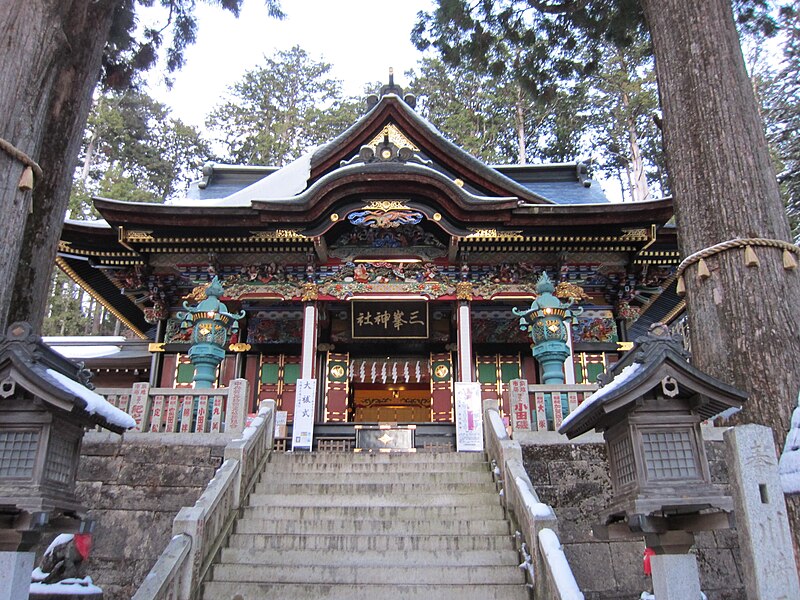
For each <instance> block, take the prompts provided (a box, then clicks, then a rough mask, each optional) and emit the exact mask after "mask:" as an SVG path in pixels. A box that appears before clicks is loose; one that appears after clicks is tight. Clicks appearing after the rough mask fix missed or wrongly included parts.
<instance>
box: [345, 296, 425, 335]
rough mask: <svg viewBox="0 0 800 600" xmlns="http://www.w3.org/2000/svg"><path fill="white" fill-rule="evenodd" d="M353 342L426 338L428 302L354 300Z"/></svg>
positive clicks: (352, 303) (352, 304)
mask: <svg viewBox="0 0 800 600" xmlns="http://www.w3.org/2000/svg"><path fill="white" fill-rule="evenodd" d="M351 306H352V311H353V312H352V315H351V316H352V319H351V322H352V334H353V339H354V340H376V339H377V340H379V339H397V338H404V339H426V338H427V337H428V303H427V302H425V301H424V300H380V301H366V300H353V301H352V302H351Z"/></svg>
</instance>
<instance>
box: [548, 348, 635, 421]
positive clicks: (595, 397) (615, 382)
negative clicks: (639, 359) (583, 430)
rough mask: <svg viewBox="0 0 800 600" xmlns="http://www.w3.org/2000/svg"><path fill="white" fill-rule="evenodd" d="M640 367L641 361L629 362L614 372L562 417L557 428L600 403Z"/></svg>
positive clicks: (631, 377) (630, 377) (629, 378)
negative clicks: (565, 416)
mask: <svg viewBox="0 0 800 600" xmlns="http://www.w3.org/2000/svg"><path fill="white" fill-rule="evenodd" d="M641 367H642V363H636V362H635V363H631V364H629V365H628V366H627V367H625V368H624V369H622V371H620V372H619V373H617V374H616V376H615V377H614V379H612V380H611V381H609V382H608V383H607V384H606V385H604V386H603V387H601V388H600V389H599V390H597V391H596V392H595V393H594V394H592V395H591V396H589V397H588V398H586V399H585V400H584V401H583V402H581V404H580V405H579V406H578V408H577V409H575V410H574V411H573V412H571V413H570V414H569V416H568V417H567V418H566V419H564V421H562V423H561V427H559V429H563V428H565V427H567V426H568V425H569V423H570V422H571V421H573V420H574V419H577V418H578V415H580V414H582V413H584V412H586V411H587V410H588V409H589V407H591V406H594V405H596V404H600V403H601V402H602V400H603V398H605V397H606V396H607V395H608V394H609V393H610V392H612V391H614V390H615V389H617V388H619V387H621V386H622V385H623V384H624V383H626V382H628V381H629V380H631V379H633V377H634V376H635V375H636V373H637V372H638V371H639V369H640V368H641Z"/></svg>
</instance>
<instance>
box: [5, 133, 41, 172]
mask: <svg viewBox="0 0 800 600" xmlns="http://www.w3.org/2000/svg"><path fill="white" fill-rule="evenodd" d="M0 150H4V151H5V153H6V154H8V155H9V156H10V157H11V158H15V159H17V160H18V161H19V162H21V163H22V164H23V165H25V166H26V167H30V168H31V169H33V172H34V174H35V175H36V177H37V178H39V179H41V178H42V176H43V173H42V167H40V166H39V165H38V164H37V163H36V161H35V160H33V159H32V158H31V157H30V156H28V155H27V154H25V153H24V152H23V151H22V150H20V149H19V148H17V147H16V146H14V144H12V143H11V142H9V141H8V140H4V139H3V138H0Z"/></svg>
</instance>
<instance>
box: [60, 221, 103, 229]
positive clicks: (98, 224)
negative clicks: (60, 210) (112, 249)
mask: <svg viewBox="0 0 800 600" xmlns="http://www.w3.org/2000/svg"><path fill="white" fill-rule="evenodd" d="M64 223H70V224H74V225H82V226H83V227H97V228H98V229H111V226H110V225H109V224H108V221H106V220H105V219H93V220H91V221H88V220H87V221H84V220H83V219H64Z"/></svg>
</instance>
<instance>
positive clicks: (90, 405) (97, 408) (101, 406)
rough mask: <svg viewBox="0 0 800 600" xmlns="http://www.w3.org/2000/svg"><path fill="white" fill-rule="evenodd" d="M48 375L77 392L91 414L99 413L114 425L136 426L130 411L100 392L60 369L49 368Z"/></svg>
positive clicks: (57, 383)
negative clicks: (125, 410)
mask: <svg viewBox="0 0 800 600" xmlns="http://www.w3.org/2000/svg"><path fill="white" fill-rule="evenodd" d="M47 375H48V376H49V377H50V378H51V379H53V381H54V382H55V384H56V385H57V386H58V387H60V388H61V389H62V390H66V391H68V392H70V393H72V394H75V395H76V396H78V397H79V398H81V399H82V400H83V401H84V402H86V408H85V410H86V412H87V413H89V414H90V415H94V414H97V415H99V416H101V417H103V418H104V419H105V420H106V421H108V422H109V423H111V424H112V425H116V426H118V427H122V428H124V429H133V428H134V427H136V421H134V420H133V417H131V416H130V415H129V414H128V413H126V412H123V411H121V410H120V409H118V408H117V407H116V406H113V405H112V404H110V403H109V402H108V401H107V400H106V399H105V398H103V397H102V396H101V395H100V394H97V393H95V392H93V391H92V390H90V389H89V388H87V387H85V386H83V385H81V384H80V383H78V382H77V381H75V380H74V379H70V378H69V377H67V376H66V375H63V374H62V373H59V372H58V371H54V370H53V369H47Z"/></svg>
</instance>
